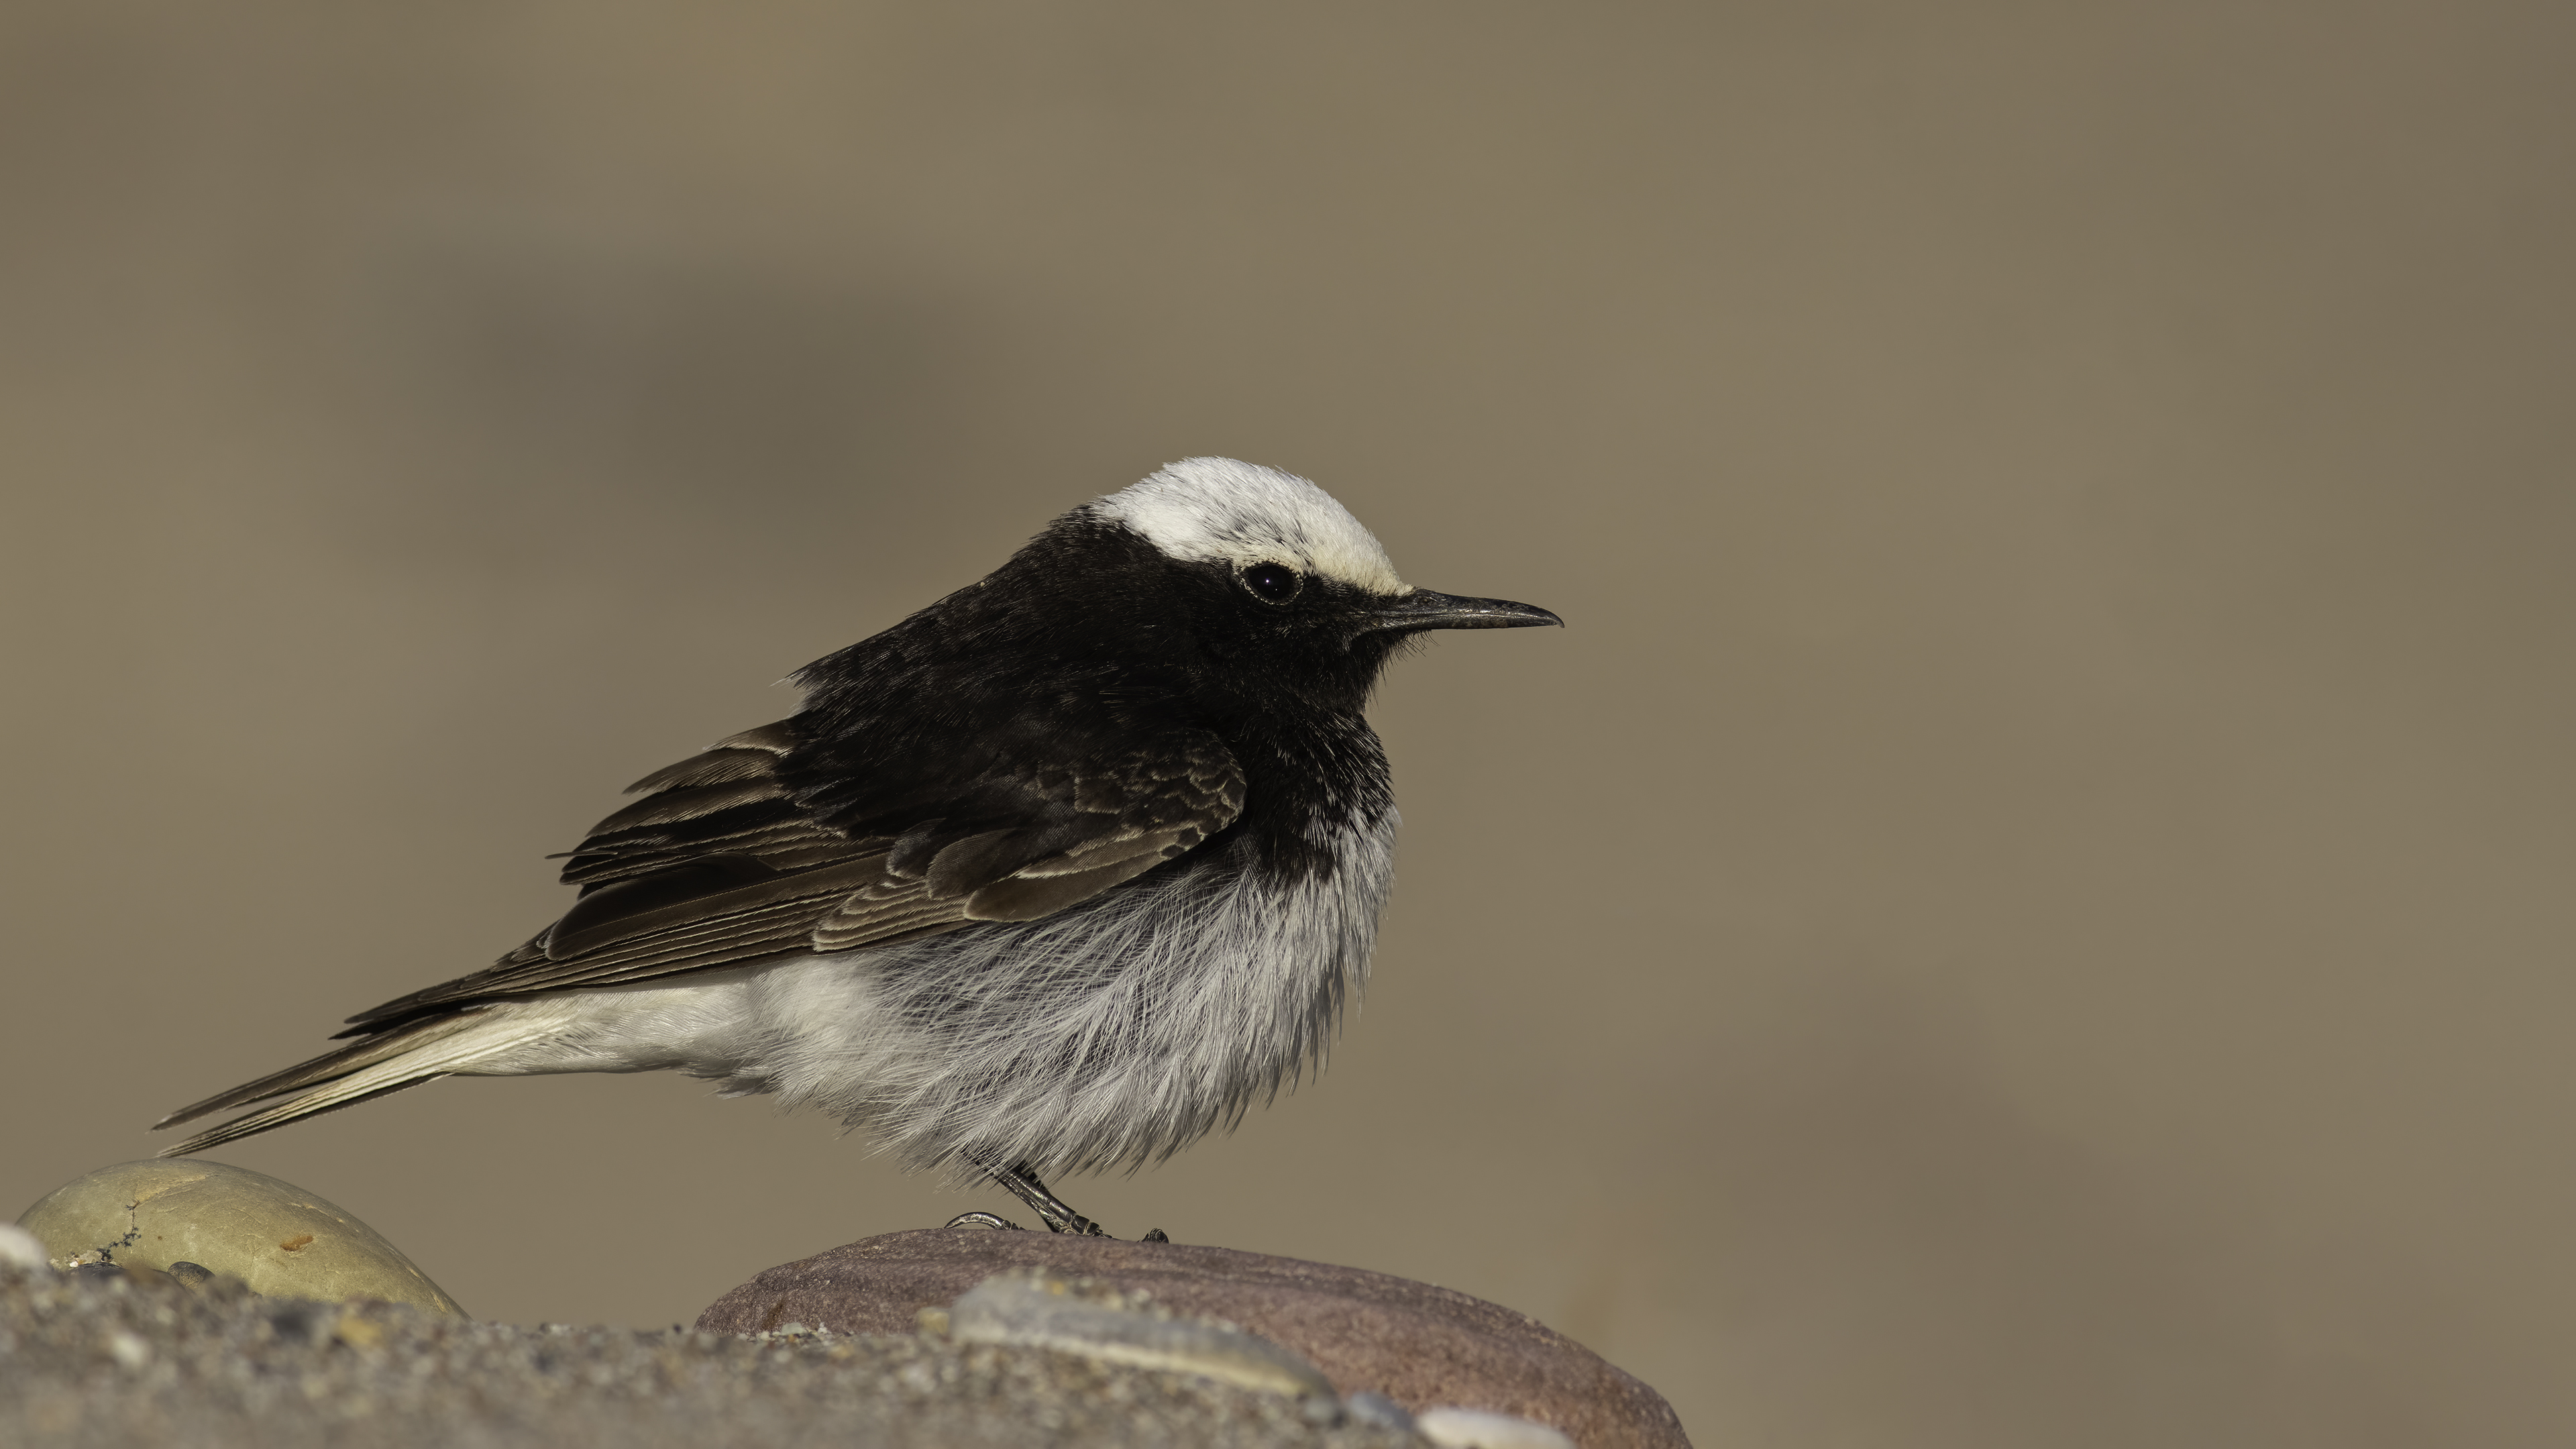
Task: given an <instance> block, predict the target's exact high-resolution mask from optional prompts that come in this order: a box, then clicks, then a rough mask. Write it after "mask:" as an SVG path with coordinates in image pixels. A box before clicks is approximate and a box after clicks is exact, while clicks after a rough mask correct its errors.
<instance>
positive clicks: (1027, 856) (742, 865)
mask: <svg viewBox="0 0 2576 1449" xmlns="http://www.w3.org/2000/svg"><path fill="white" fill-rule="evenodd" d="M800 731H801V727H800V725H799V722H798V720H795V719H790V720H782V721H780V722H778V723H777V724H772V725H764V726H762V727H761V728H759V729H756V730H746V731H744V732H743V733H741V734H738V735H734V736H731V737H729V738H727V739H724V740H720V741H718V742H717V743H716V744H715V745H713V746H711V747H709V748H708V749H707V750H705V751H704V752H702V753H700V754H697V755H693V756H691V757H690V758H688V759H686V760H682V761H680V762H679V763H677V764H675V765H672V766H670V767H668V768H666V769H663V770H658V771H656V772H654V773H653V774H651V775H647V776H645V777H644V778H643V779H642V780H639V781H637V782H636V784H635V785H634V786H633V791H634V792H635V793H639V794H641V795H642V796H643V798H642V799H640V800H638V801H636V802H635V803H634V804H633V805H630V806H628V807H626V808H625V809H623V810H620V811H618V812H617V813H616V814H614V815H611V816H609V817H608V818H607V819H605V820H603V821H601V822H600V823H599V824H598V825H597V826H596V827H594V828H593V829H592V830H591V832H590V834H589V835H588V836H587V837H586V838H584V840H583V841H582V843H581V846H580V848H579V849H577V850H575V851H573V852H572V853H571V856H570V858H569V860H568V861H567V863H566V864H565V866H564V871H563V879H564V881H565V883H566V884H569V885H578V886H581V887H582V888H583V894H582V899H581V900H580V901H579V902H577V903H576V904H575V905H574V907H573V909H572V910H571V911H569V912H567V913H566V914H565V916H564V918H563V919H562V920H560V921H558V922H556V923H555V924H554V925H553V926H551V927H549V928H548V929H547V930H546V931H545V932H543V933H541V934H540V935H538V936H537V938H536V939H534V940H532V941H530V942H528V943H527V944H526V945H524V946H521V947H520V948H519V949H517V950H515V951H513V952H511V953H510V954H508V955H506V956H504V957H502V958H501V959H500V960H499V961H498V962H495V963H494V964H493V965H492V966H490V967H488V968H486V969H484V970H482V971H478V972H475V973H474V974H472V975H470V976H464V977H459V978H458V979H456V980H454V981H450V982H446V983H444V984H442V985H439V986H433V987H430V988H429V989H427V990H425V991H417V992H414V993H412V994H411V995H409V996H405V997H402V998H400V999H398V1000H395V1001H389V1002H386V1003H385V1004H384V1005H382V1006H379V1007H376V1008H375V1009H374V1010H372V1011H368V1012H364V1013H362V1014H360V1015H358V1016H354V1017H351V1018H350V1021H351V1022H352V1023H353V1025H352V1029H351V1030H349V1031H346V1032H343V1033H341V1035H343V1036H357V1035H367V1034H371V1033H375V1032H381V1031H387V1030H392V1029H395V1028H398V1027H401V1026H403V1025H404V1024H406V1023H408V1022H413V1021H418V1020H421V1019H423V1018H427V1017H433V1016H439V1015H444V1014H447V1013H451V1012H454V1011H456V1010H458V1009H459V1008H462V1007H466V1006H470V1005H472V1004H473V1003H476V1002H480V1001H492V1000H499V999H505V998H509V997H517V996H528V995H534V994H538V993H542V992H553V991H567V990H575V989H582V988H593V987H604V986H617V985H625V984H630V983H634V982H639V981H650V980H655V979H658V978H662V977H669V976H676V975H681V974H685V973H688V972H695V971H709V970H716V969H720V968H723V967H728V966H739V965H748V964H754V963H757V962H760V961H765V960H777V959H783V958H785V957H788V956H793V955H800V954H807V953H812V952H836V951H853V950H859V949H861V948H864V947H867V946H871V945H878V944H883V943H887V942H891V941H895V940H910V939H915V938H918V937H920V936H923V935H929V934H935V933H937V932H941V931H952V930H957V929H960V928H962V927H965V926H969V925H972V924H975V923H976V922H979V921H1027V920H1035V919H1037V918H1039V917H1041V916H1046V915H1049V914H1052V913H1054V912H1056V911H1060V910H1062V909H1064V908H1065V907H1067V906H1070V905H1073V904H1075V903H1077V902H1079V901H1082V900H1086V899H1088V898H1090V897H1092V896H1094V895H1097V894H1099V893H1100V892H1102V891H1104V890H1109V889H1112V888H1114V887H1116V886H1118V885H1120V884H1122V883H1124V882H1126V881H1129V880H1132V879H1134V878H1135V877H1136V876H1139V875H1142V874H1143V873H1145V872H1146V871H1149V870H1152V869H1153V868H1154V867H1156V866H1158V865H1161V864H1163V863H1164V862H1166V861H1169V860H1173V859H1176V858H1178V857H1179V856H1181V855H1183V854H1186V853H1187V852H1188V851H1190V850H1191V849H1193V848H1195V847H1197V846H1198V845H1199V844H1201V843H1202V842H1204V841H1205V840H1207V839H1208V838H1209V837H1210V836H1212V835H1214V834H1216V833H1217V832H1219V831H1221V830H1223V829H1225V828H1226V827H1227V826H1228V825H1230V824H1232V823H1233V821H1234V819H1235V817H1236V816H1237V815H1239V814H1240V813H1241V812H1242V809H1243V801H1244V778H1243V771H1242V768H1241V766H1240V765H1239V764H1238V763H1237V762H1236V760H1235V759H1234V757H1233V755H1232V754H1231V753H1230V752H1229V751H1227V749H1226V748H1225V746H1224V744H1223V743H1222V742H1220V741H1219V740H1217V739H1216V737H1215V736H1213V735H1210V734H1207V733H1205V732H1204V731H1199V730H1191V729H1173V730H1168V731H1165V732H1163V733H1162V734H1161V735H1159V736H1156V737H1154V738H1152V739H1151V740H1149V741H1147V742H1145V743H1144V744H1143V745H1141V746H1138V747H1133V748H1128V749H1125V750H1121V751H1116V752H1104V753H1103V754H1102V755H1101V756H1098V757H1095V758H1093V759H1090V760H1087V761H1082V762H1080V763H1076V764H1070V765H1068V764H1064V763H1060V762H1051V763H1049V764H1047V765H1045V766H1043V767H1035V768H1028V769H1023V770H1012V769H1009V768H1006V767H1003V766H999V765H994V764H992V763H991V762H989V761H987V762H985V763H984V765H983V766H982V768H980V770H979V771H978V772H977V773H976V774H974V775H973V776H972V777H971V778H966V779H961V780H959V781H956V782H953V784H952V785H951V786H950V787H947V788H945V789H943V790H942V791H938V792H932V793H933V794H934V795H935V803H932V804H929V805H926V806H925V805H921V804H911V805H909V806H908V807H907V805H906V804H905V802H907V801H912V802H917V801H920V800H922V799H924V798H925V792H924V789H923V786H922V782H920V781H918V780H914V781H907V782H906V785H905V788H904V789H903V790H902V791H900V792H899V793H898V792H884V793H881V794H879V795H876V796H869V795H867V794H865V793H864V792H863V791H860V790H858V789H857V788H856V787H855V786H854V785H853V784H852V782H850V781H848V780H846V779H835V780H833V781H831V782H830V786H829V788H828V789H827V790H823V791H813V790H806V791H800V790H799V789H798V788H797V785H796V782H795V769H794V761H795V758H796V755H797V751H798V749H799V748H800V746H801V745H802V744H803V743H804V741H803V739H802V736H801V732H800ZM817 795H826V796H828V797H829V799H830V802H831V803H830V805H829V806H828V807H818V806H817V805H816V804H813V803H809V802H810V801H811V800H812V799H813V797H815V796H817ZM871 801H873V803H870V802H871ZM854 802H855V803H854Z"/></svg>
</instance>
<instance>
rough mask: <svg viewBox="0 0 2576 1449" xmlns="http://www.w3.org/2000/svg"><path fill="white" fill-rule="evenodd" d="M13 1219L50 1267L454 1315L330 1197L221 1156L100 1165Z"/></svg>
mask: <svg viewBox="0 0 2576 1449" xmlns="http://www.w3.org/2000/svg"><path fill="white" fill-rule="evenodd" d="M18 1226H20V1227H22V1228H24V1229H26V1230H27V1231H28V1232H29V1233H32V1234H34V1235H35V1237H36V1239H37V1241H39V1242H41V1243H42V1244H44V1248H45V1254H46V1257H47V1259H48V1260H49V1261H50V1262H51V1263H52V1264H53V1266H55V1267H57V1268H63V1269H72V1268H79V1267H83V1266H86V1265H90V1264H99V1263H113V1264H116V1265H118V1266H120V1267H125V1268H131V1269H137V1270H147V1271H148V1270H158V1271H161V1272H168V1273H171V1274H172V1276H173V1277H175V1278H177V1279H179V1280H180V1281H181V1282H183V1283H188V1284H190V1285H191V1286H193V1285H194V1284H195V1283H197V1282H202V1281H203V1280H204V1276H206V1275H212V1276H216V1277H232V1278H239V1279H241V1280H242V1281H243V1282H244V1283H245V1284H247V1285H249V1287H250V1290H251V1291H252V1292H254V1293H257V1294H260V1295H262V1296H264V1297H269V1298H316V1299H323V1300H328V1301H345V1300H350V1299H360V1298H379V1299H382V1300H384V1301H385V1302H388V1303H403V1304H409V1305H410V1306H412V1307H414V1308H419V1309H423V1310H425V1311H427V1312H431V1313H446V1314H454V1315H457V1316H458V1317H463V1316H465V1310H464V1309H462V1308H459V1307H457V1306H456V1300H455V1299H453V1298H450V1297H448V1296H447V1294H446V1293H445V1292H444V1291H443V1290H441V1289H440V1288H439V1286H438V1285H437V1284H435V1283H433V1282H431V1281H429V1275H428V1274H426V1273H423V1272H422V1271H420V1269H419V1268H418V1267H416V1266H414V1265H413V1263H412V1261H411V1259H409V1258H407V1257H405V1256H403V1251H402V1249H400V1248H397V1247H395V1246H394V1245H393V1244H391V1243H389V1242H386V1241H385V1240H384V1238H383V1237H382V1236H380V1235H379V1234H378V1233H377V1232H376V1230H375V1229H373V1228H371V1227H368V1226H367V1225H366V1224H365V1223H363V1222H360V1221H359V1220H358V1219H357V1218H356V1217H355V1216H353V1215H352V1214H350V1213H349V1212H347V1211H346V1210H344V1209H342V1208H341V1207H339V1206H338V1205H337V1204H335V1203H332V1202H331V1201H330V1200H328V1199H326V1198H323V1197H321V1196H319V1195H318V1194H315V1193H310V1192H306V1191H305V1190H304V1189H302V1188H300V1187H297V1186H296V1185H295V1184H293V1183H291V1182H280V1181H278V1180H277V1179H276V1178H273V1177H269V1176H266V1175H265V1174H262V1173H257V1172H252V1171H250V1170H249V1169H247V1168H241V1167H232V1166H228V1165H226V1164H224V1163H221V1162H206V1161H202V1160H197V1159H180V1160H177V1161H163V1160H161V1159H157V1158H153V1159H146V1160H145V1161H142V1162H120V1163H118V1164H117V1165H116V1166H114V1167H102V1168H100V1169H99V1170H98V1171H96V1172H93V1173H90V1174H89V1175H87V1176H85V1177H80V1178H75V1179H73V1180H72V1181H71V1182H68V1183H65V1184H64V1185H63V1186H61V1187H59V1188H56V1189H55V1190H54V1191H52V1192H51V1193H48V1194H46V1196H45V1198H44V1200H43V1201H41V1202H39V1203H37V1204H36V1205H35V1206H34V1207H31V1208H29V1209H27V1211H26V1213H25V1215H24V1216H22V1217H20V1218H19V1219H18ZM174 1265H176V1267H175V1269H174Z"/></svg>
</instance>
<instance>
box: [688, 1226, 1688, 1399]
mask: <svg viewBox="0 0 2576 1449" xmlns="http://www.w3.org/2000/svg"><path fill="white" fill-rule="evenodd" d="M1030 1269H1042V1270H1045V1271H1047V1272H1049V1273H1052V1274H1058V1275H1061V1276H1064V1277H1069V1278H1084V1279H1090V1280H1093V1281H1094V1282H1096V1283H1098V1284H1100V1285H1103V1286H1105V1287H1108V1288H1112V1289H1116V1290H1118V1291H1121V1292H1142V1293H1145V1294H1148V1295H1150V1296H1151V1298H1152V1300H1153V1301H1154V1302H1155V1303H1156V1304H1158V1305H1160V1306H1161V1307H1163V1308H1165V1309H1168V1310H1170V1311H1171V1312H1173V1313H1176V1314H1184V1315H1188V1316H1191V1317H1195V1318H1211V1319H1218V1320H1222V1321H1224V1322H1227V1323H1230V1324H1236V1325H1240V1326H1241V1327H1242V1328H1243V1329H1244V1330H1246V1331H1248V1332H1251V1333H1254V1334H1257V1335H1259V1336H1260V1337H1262V1338H1265V1339H1268V1340H1269V1341H1270V1342H1272V1343H1275V1344H1278V1345H1279V1346H1281V1347H1283V1348H1285V1349H1287V1350H1288V1351H1289V1352H1291V1353H1293V1354H1295V1355H1297V1356H1298V1357H1300V1358H1303V1359H1305V1360H1306V1361H1307V1362H1308V1363H1311V1364H1313V1365H1314V1366H1315V1367H1316V1368H1318V1369H1320V1370H1322V1372H1323V1374H1324V1376H1325V1377H1326V1378H1327V1379H1329V1380H1330V1381H1331V1383H1332V1385H1333V1388H1334V1390H1335V1391H1336V1392H1337V1393H1340V1394H1342V1395H1345V1396H1349V1395H1357V1394H1371V1395H1379V1396H1382V1397H1383V1398H1384V1399H1386V1400H1389V1401H1391V1402H1392V1403H1394V1404H1396V1405H1400V1406H1402V1407H1403V1408H1404V1409H1405V1410H1408V1411H1415V1412H1418V1411H1421V1410H1425V1409H1431V1408H1442V1407H1447V1408H1467V1409H1475V1410H1483V1411H1485V1412H1487V1413H1493V1414H1507V1415H1511V1416H1513V1417H1514V1418H1517V1419H1526V1420H1530V1421H1533V1423H1534V1424H1538V1425H1546V1426H1549V1427H1551V1428H1553V1429H1555V1430H1556V1431H1558V1432H1560V1433H1563V1434H1565V1435H1566V1436H1568V1437H1570V1438H1571V1439H1573V1441H1574V1442H1575V1443H1577V1444H1580V1445H1582V1446H1583V1449H1687V1446H1688V1445H1689V1443H1690V1440H1689V1438H1688V1437H1687V1436H1686V1435H1685V1434H1684V1433H1683V1432H1682V1426H1681V1420H1680V1419H1679V1418H1678V1417H1677V1416H1676V1415H1675V1414H1674V1413H1673V1410H1672V1406H1671V1405H1670V1404H1668V1403H1666V1402H1665V1401H1664V1398H1663V1396H1662V1395H1661V1394H1658V1393H1656V1392H1655V1391H1654V1390H1653V1389H1650V1388H1648V1387H1647V1386H1646V1385H1644V1384H1642V1383H1640V1382H1638V1381H1637V1380H1636V1379H1634V1378H1632V1377H1630V1376H1629V1375H1627V1374H1625V1373H1622V1372H1620V1371H1619V1370H1618V1369H1617V1368H1615V1367H1613V1366H1611V1365H1610V1364H1609V1363H1607V1362H1604V1361H1603V1360H1602V1358H1601V1357H1600V1356H1599V1355H1598V1354H1595V1353H1593V1352H1592V1351H1591V1350H1589V1349H1587V1348H1585V1347H1583V1346H1582V1345H1581V1344H1579V1343H1576V1342H1574V1341H1573V1340H1572V1339H1569V1338H1567V1337H1565V1336H1564V1335H1562V1334H1559V1333H1556V1332H1554V1331H1552V1330H1550V1329H1549V1328H1548V1327H1547V1326H1546V1325H1544V1324H1542V1323H1540V1322H1539V1321H1538V1320H1536V1319H1534V1318H1531V1317H1529V1316H1528V1315H1526V1314H1522V1313H1516V1312H1514V1311H1512V1310H1511V1309H1508V1308H1505V1307H1502V1306H1501V1305H1499V1304H1494V1303H1487V1302H1485V1301H1483V1300H1482V1299H1477V1298H1470V1297H1468V1296H1467V1295H1466V1294H1464V1293H1453V1292H1451V1291H1449V1290H1448V1289H1445V1288H1436V1287H1433V1286H1432V1285H1430V1284H1428V1283H1416V1282H1413V1281H1411V1280H1410V1279H1404V1278H1396V1277H1392V1276H1390V1275H1387V1274H1384V1273H1371V1272H1368V1271H1366V1270H1364V1269H1359V1268H1341V1267H1334V1266H1332V1265H1330V1264H1325V1263H1308V1262H1303V1261H1300V1260H1298V1259H1294V1258H1274V1257H1270V1256H1268V1255H1266V1254H1261V1253H1245V1252H1238V1251H1236V1250H1234V1249H1231V1248H1211V1247H1200V1246H1198V1245H1196V1244H1179V1243H1138V1242H1125V1241H1121V1240H1119V1239H1116V1238H1094V1237H1076V1236H1072V1235H1069V1234H1057V1233H1034V1232H1023V1233H1014V1232H997V1231H993V1230H990V1229H982V1228H930V1229H922V1230H919V1231H915V1232H906V1233H888V1234H885V1235H884V1236H882V1237H874V1238H865V1239H862V1240H860V1241H858V1242H855V1243H851V1244H849V1245H847V1246H846V1247H840V1248H835V1249H833V1250H831V1251H830V1252H827V1253H820V1254H817V1255H815V1256H814V1257H811V1258H807V1259H804V1260H802V1261H800V1262H794V1263H786V1264H782V1265H780V1266H778V1267H775V1268H772V1269H770V1270H769V1271H767V1272H765V1273H763V1274H761V1275H760V1276H759V1277H757V1278H754V1279H752V1280H751V1281H750V1282H748V1283H746V1284H744V1285H742V1286H741V1287H739V1288H736V1289H735V1290H733V1291H732V1292H731V1293H728V1294H726V1295H725V1296H724V1297H723V1298H720V1299H718V1300H717V1301H716V1302H715V1304H714V1305H713V1306H711V1307H709V1308H708V1309H707V1311H706V1312H705V1313H703V1314H701V1315H700V1316H699V1318H698V1323H697V1326H698V1328H699V1329H700V1330H701V1331H703V1332H715V1333H762V1332H769V1331H774V1330H776V1329H778V1328H779V1326H780V1325H782V1324H786V1323H804V1324H811V1325H814V1326H816V1327H820V1328H828V1329H830V1330H832V1331H833V1332H836V1333H861V1334H892V1333H905V1332H909V1331H911V1330H912V1329H913V1328H914V1327H915V1325H916V1315H917V1314H919V1313H920V1311H921V1310H923V1309H925V1308H928V1309H934V1310H935V1309H939V1308H944V1307H946V1306H947V1305H949V1304H951V1303H954V1302H956V1300H957V1299H958V1298H959V1297H960V1296H962V1295H964V1294H965V1293H966V1292H967V1291H968V1290H969V1289H972V1288H974V1287H975V1286H976V1285H977V1284H979V1283H981V1282H983V1281H984V1280H985V1279H987V1278H989V1277H991V1276H993V1275H995V1274H1000V1273H1014V1272H1026V1271H1028V1270H1030Z"/></svg>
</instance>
